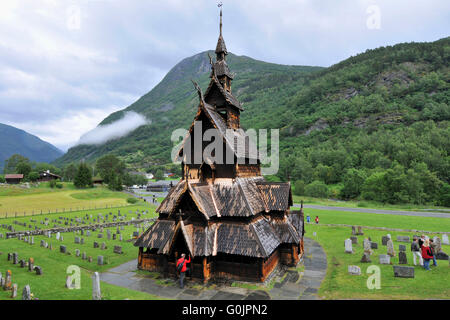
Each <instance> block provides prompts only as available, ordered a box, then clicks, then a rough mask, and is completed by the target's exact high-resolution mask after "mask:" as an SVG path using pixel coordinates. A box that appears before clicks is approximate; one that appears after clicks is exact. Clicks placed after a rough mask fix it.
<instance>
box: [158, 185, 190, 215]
mask: <svg viewBox="0 0 450 320" xmlns="http://www.w3.org/2000/svg"><path fill="white" fill-rule="evenodd" d="M186 189H187V183H186V181H185V180H180V181H179V182H178V183H177V185H176V186H175V187H173V188H172V189H171V190H170V191H169V193H168V194H167V197H166V198H165V199H164V200H163V201H162V202H161V204H160V205H159V207H158V208H157V209H156V212H159V213H166V214H171V213H173V212H174V210H175V208H176V206H177V205H178V203H179V202H180V200H181V195H182V194H183V193H184V192H185V191H186Z"/></svg>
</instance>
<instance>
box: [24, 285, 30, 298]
mask: <svg viewBox="0 0 450 320" xmlns="http://www.w3.org/2000/svg"><path fill="white" fill-rule="evenodd" d="M22 300H31V290H30V286H29V285H28V284H27V285H26V286H25V287H24V288H23V291H22Z"/></svg>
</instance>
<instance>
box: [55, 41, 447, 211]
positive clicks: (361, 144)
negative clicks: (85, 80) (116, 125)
mask: <svg viewBox="0 0 450 320" xmlns="http://www.w3.org/2000/svg"><path fill="white" fill-rule="evenodd" d="M229 65H230V68H231V70H232V72H236V73H237V75H236V77H235V80H234V81H233V85H232V87H233V92H234V94H235V95H236V96H237V98H238V99H239V100H240V101H241V102H243V104H244V109H245V111H244V112H243V113H242V115H241V124H242V126H243V127H244V128H246V129H248V128H255V129H259V128H266V129H270V128H274V129H280V170H279V172H278V174H277V175H278V176H279V178H281V179H283V180H287V179H290V180H293V181H299V184H298V187H299V188H298V189H299V190H300V189H302V188H303V187H302V186H305V187H304V191H299V192H304V193H305V194H308V195H312V196H320V197H326V196H332V197H341V198H343V199H348V198H358V197H360V198H363V199H366V200H377V201H382V202H391V203H397V202H415V203H440V204H443V205H446V206H450V185H449V183H450V126H449V123H450V106H449V104H450V94H449V92H450V91H449V88H450V70H449V65H450V38H444V39H441V40H438V41H435V42H430V43H402V44H398V45H395V46H388V47H381V48H378V49H374V50H367V51H366V52H365V53H362V54H359V55H357V56H355V57H350V58H349V59H346V60H344V61H342V62H340V63H338V64H336V65H334V66H331V67H329V68H326V69H321V68H307V67H294V66H279V65H273V64H267V63H262V62H259V61H255V60H252V59H250V58H247V57H237V56H234V55H230V59H229ZM311 71H315V72H311ZM208 74H209V63H208V59H207V57H206V53H202V54H199V55H196V56H194V57H191V58H188V59H186V60H184V61H182V62H181V63H180V64H178V65H177V66H175V68H174V69H172V70H171V71H170V72H169V74H168V75H167V76H166V77H165V78H164V80H163V81H162V82H161V83H160V84H159V85H158V86H156V87H155V88H154V89H153V90H152V91H151V92H149V93H148V94H147V95H145V96H143V97H142V98H141V99H139V100H138V101H137V102H136V103H134V104H133V105H131V106H130V107H129V108H127V109H126V110H134V111H137V112H139V113H142V114H145V115H146V116H148V117H149V118H150V119H152V121H153V122H152V125H150V126H144V127H141V128H139V129H137V130H135V131H134V132H133V133H132V134H130V135H129V136H127V137H124V138H122V139H119V140H115V141H111V142H108V143H106V144H105V145H103V146H101V147H95V146H78V147H75V148H72V149H71V150H69V152H68V153H67V154H66V155H65V156H64V157H63V158H61V159H58V161H57V163H58V164H64V163H68V162H70V161H74V160H79V159H81V158H83V157H85V158H87V160H88V161H89V160H90V161H93V160H95V159H96V158H97V157H98V156H100V155H102V154H106V153H108V152H111V153H115V154H117V155H119V156H122V158H123V159H124V160H125V161H126V162H127V163H128V164H132V165H133V164H134V165H136V166H140V167H146V166H148V165H149V164H150V163H168V162H169V161H170V160H169V159H170V151H171V147H172V142H171V141H170V135H171V133H172V131H173V130H174V129H176V128H180V127H181V128H187V127H188V126H189V125H190V123H191V121H192V119H193V116H194V113H195V111H196V107H197V104H198V97H197V95H196V94H195V92H194V90H193V88H192V84H191V83H190V79H191V78H193V79H196V80H199V84H200V86H201V87H202V88H203V90H205V88H206V85H207V82H208V80H209V79H208ZM122 113H123V112H118V113H115V114H112V115H111V116H109V117H108V118H106V119H105V120H104V121H103V122H102V124H106V123H111V122H112V121H114V120H117V119H119V118H120V117H121V115H122Z"/></svg>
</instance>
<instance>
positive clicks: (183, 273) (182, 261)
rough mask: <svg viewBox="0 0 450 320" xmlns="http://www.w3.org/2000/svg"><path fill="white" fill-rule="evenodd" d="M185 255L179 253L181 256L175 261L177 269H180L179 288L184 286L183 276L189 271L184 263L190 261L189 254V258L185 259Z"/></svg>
mask: <svg viewBox="0 0 450 320" xmlns="http://www.w3.org/2000/svg"><path fill="white" fill-rule="evenodd" d="M185 257H186V255H185V254H184V253H183V254H182V255H181V258H180V259H178V261H177V270H180V288H181V289H183V288H184V278H185V275H186V272H187V271H189V268H188V267H186V264H188V263H190V262H191V256H189V258H188V259H187V260H186V258H185ZM181 264H182V265H181ZM180 265H181V266H180Z"/></svg>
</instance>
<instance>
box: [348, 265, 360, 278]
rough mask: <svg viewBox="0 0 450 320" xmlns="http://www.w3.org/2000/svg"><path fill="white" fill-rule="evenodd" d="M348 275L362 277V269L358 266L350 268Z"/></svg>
mask: <svg viewBox="0 0 450 320" xmlns="http://www.w3.org/2000/svg"><path fill="white" fill-rule="evenodd" d="M348 273H349V274H351V275H355V276H360V275H361V268H360V267H358V266H348Z"/></svg>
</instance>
